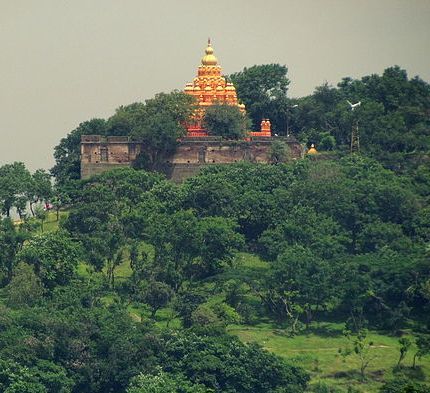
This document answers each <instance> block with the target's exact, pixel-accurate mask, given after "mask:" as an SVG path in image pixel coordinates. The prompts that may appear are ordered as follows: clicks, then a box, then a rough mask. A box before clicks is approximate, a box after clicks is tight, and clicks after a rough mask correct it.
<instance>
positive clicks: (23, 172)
mask: <svg viewBox="0 0 430 393" xmlns="http://www.w3.org/2000/svg"><path fill="white" fill-rule="evenodd" d="M30 183H31V175H30V172H29V171H28V170H27V168H26V167H25V165H24V164H23V163H22V162H14V163H13V164H6V165H3V166H1V167H0V209H1V213H2V214H6V216H7V217H9V216H10V211H11V209H12V207H14V206H17V204H19V206H20V207H21V206H22V197H24V196H25V194H26V192H27V190H28V189H29V187H30ZM24 201H26V199H25V198H24Z"/></svg>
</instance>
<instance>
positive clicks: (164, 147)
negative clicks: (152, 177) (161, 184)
mask: <svg viewBox="0 0 430 393" xmlns="http://www.w3.org/2000/svg"><path fill="white" fill-rule="evenodd" d="M193 104H194V98H193V97H191V96H190V95H187V94H185V93H182V92H178V91H173V92H172V93H169V94H166V93H159V94H157V95H156V96H155V97H154V98H152V99H149V100H146V101H145V105H144V107H142V108H141V110H140V111H139V113H138V115H137V116H135V118H134V121H133V123H134V124H133V129H132V131H131V136H132V137H133V138H134V139H136V140H138V141H140V142H142V144H143V149H144V150H143V151H142V152H141V156H140V157H139V159H138V160H137V162H136V165H140V166H141V167H143V168H146V169H151V170H153V169H155V168H156V167H157V166H158V165H160V164H161V163H162V162H163V159H165V158H166V157H167V156H168V155H170V154H172V153H173V152H174V151H175V148H176V145H177V143H178V139H179V138H181V137H182V136H184V135H185V133H186V129H185V123H186V121H187V120H188V119H189V118H190V116H191V115H192V113H193V110H194V106H193Z"/></svg>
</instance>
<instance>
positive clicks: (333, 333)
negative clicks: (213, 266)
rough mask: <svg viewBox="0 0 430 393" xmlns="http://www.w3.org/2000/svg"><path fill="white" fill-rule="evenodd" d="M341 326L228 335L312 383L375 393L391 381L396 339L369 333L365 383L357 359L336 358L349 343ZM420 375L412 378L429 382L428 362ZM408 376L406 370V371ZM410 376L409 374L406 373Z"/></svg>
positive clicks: (264, 328)
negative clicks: (301, 371) (295, 368)
mask: <svg viewBox="0 0 430 393" xmlns="http://www.w3.org/2000/svg"><path fill="white" fill-rule="evenodd" d="M342 329H343V325H342V324H335V323H319V324H317V323H315V324H314V327H313V328H312V327H311V329H310V332H309V333H303V334H300V335H297V336H295V337H288V335H287V334H286V332H285V330H283V329H278V328H275V327H274V326H271V325H270V324H259V325H256V326H253V327H250V326H240V325H238V326H230V327H229V328H228V331H229V333H230V334H233V335H235V336H237V337H239V338H240V340H241V341H243V342H248V343H249V342H255V343H258V344H260V345H261V346H262V347H263V348H265V349H266V350H268V351H270V352H273V353H275V354H276V355H279V356H281V357H283V358H285V359H287V360H289V361H290V362H294V363H296V364H298V365H300V366H302V367H304V368H305V369H306V370H307V371H309V372H310V373H311V375H312V383H316V382H317V381H320V380H322V381H327V382H328V383H329V384H331V385H335V386H339V387H343V388H347V387H348V386H351V385H354V386H355V387H356V388H359V389H360V391H362V392H377V391H378V389H379V387H380V386H381V384H382V383H383V381H384V380H386V379H387V378H390V377H391V376H392V375H393V374H392V369H393V367H394V366H395V365H396V364H397V360H398V358H399V343H398V338H397V337H391V336H386V335H383V334H380V333H378V332H374V331H371V332H369V335H368V337H369V340H370V341H373V344H374V348H373V349H372V354H373V356H375V359H374V360H373V361H372V362H371V363H370V365H369V367H368V370H367V375H368V378H367V380H366V381H365V382H362V381H361V378H360V376H359V367H360V364H359V359H358V357H357V356H356V355H350V356H348V357H346V358H344V357H343V356H341V355H340V354H339V352H338V351H339V349H340V348H345V347H347V346H348V345H349V344H350V343H349V341H348V339H347V338H346V337H344V336H343V334H342ZM414 352H415V348H412V349H410V351H409V352H408V354H407V356H406V359H405V360H404V363H403V364H404V366H410V365H411V364H412V357H413V353H414ZM419 365H420V371H419V372H418V373H415V374H416V375H415V376H418V377H421V379H425V380H427V381H428V380H429V379H430V360H429V358H423V359H422V360H421V362H420V363H419ZM405 371H406V372H407V371H408V369H407V368H406V369H405ZM409 372H412V370H409Z"/></svg>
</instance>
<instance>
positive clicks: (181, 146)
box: [81, 41, 312, 182]
mask: <svg viewBox="0 0 430 393" xmlns="http://www.w3.org/2000/svg"><path fill="white" fill-rule="evenodd" d="M185 93H186V94H190V95H192V96H194V97H195V98H196V102H197V104H198V107H197V109H196V111H195V112H194V115H193V117H192V119H191V120H190V121H189V122H188V124H186V128H187V135H186V137H184V138H181V140H180V141H178V142H179V143H178V146H177V148H176V150H175V152H174V153H172V154H171V155H169V156H168V157H164V158H163V162H160V163H159V164H158V166H157V168H156V169H157V170H158V171H160V172H163V173H165V174H166V176H167V177H168V178H169V179H172V180H173V181H175V182H181V181H183V180H184V179H186V178H188V177H190V176H193V175H195V174H196V173H198V172H199V170H200V169H201V168H202V167H205V166H207V165H213V164H223V165H228V164H233V163H235V162H240V161H248V162H253V163H270V162H272V161H273V159H272V144H273V142H274V141H280V140H281V141H282V142H283V143H285V144H286V145H287V146H288V157H287V159H288V160H295V159H299V158H301V157H303V147H302V146H301V145H300V143H299V142H298V141H297V140H296V139H295V138H294V137H293V136H291V135H290V136H287V137H286V138H285V137H276V135H275V137H276V138H271V136H272V132H271V124H270V120H269V119H262V120H261V129H260V131H250V132H248V135H247V136H246V137H245V138H244V140H243V141H236V140H224V139H222V137H220V136H213V135H211V136H209V135H208V133H207V131H206V130H205V129H204V127H203V126H202V121H203V117H204V114H205V111H206V108H207V107H209V106H210V105H214V104H215V103H223V104H228V105H235V106H237V107H238V108H239V109H240V110H241V111H242V113H245V105H243V104H242V103H240V102H239V101H238V98H237V94H236V89H235V87H234V86H233V84H232V83H229V82H227V81H226V80H225V78H224V77H223V76H222V75H221V67H220V66H219V65H218V60H217V58H216V57H215V55H214V50H213V48H212V46H211V43H210V41H209V42H208V46H207V48H206V51H205V55H204V56H203V58H202V61H201V65H200V66H199V68H198V71H197V77H196V78H194V81H193V82H192V83H187V85H186V87H185ZM145 149H146V146H145V145H144V144H143V143H142V142H139V141H136V140H131V139H130V137H128V136H107V137H105V136H101V135H82V136H81V178H83V179H85V178H89V177H91V176H93V175H96V174H100V173H103V172H105V171H109V170H112V169H114V168H119V167H126V166H132V165H134V162H135V161H136V160H137V159H138V157H139V155H140V154H141V153H142V152H143V151H145ZM308 153H309V154H312V151H311V149H310V150H309V152H308Z"/></svg>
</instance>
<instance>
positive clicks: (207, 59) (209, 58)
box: [202, 38, 218, 66]
mask: <svg viewBox="0 0 430 393" xmlns="http://www.w3.org/2000/svg"><path fill="white" fill-rule="evenodd" d="M205 53H206V55H205V56H203V58H202V64H203V65H204V66H216V65H218V59H217V58H216V57H215V56H214V54H213V53H214V50H213V48H212V46H211V39H210V38H208V46H207V48H206V50H205Z"/></svg>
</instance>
